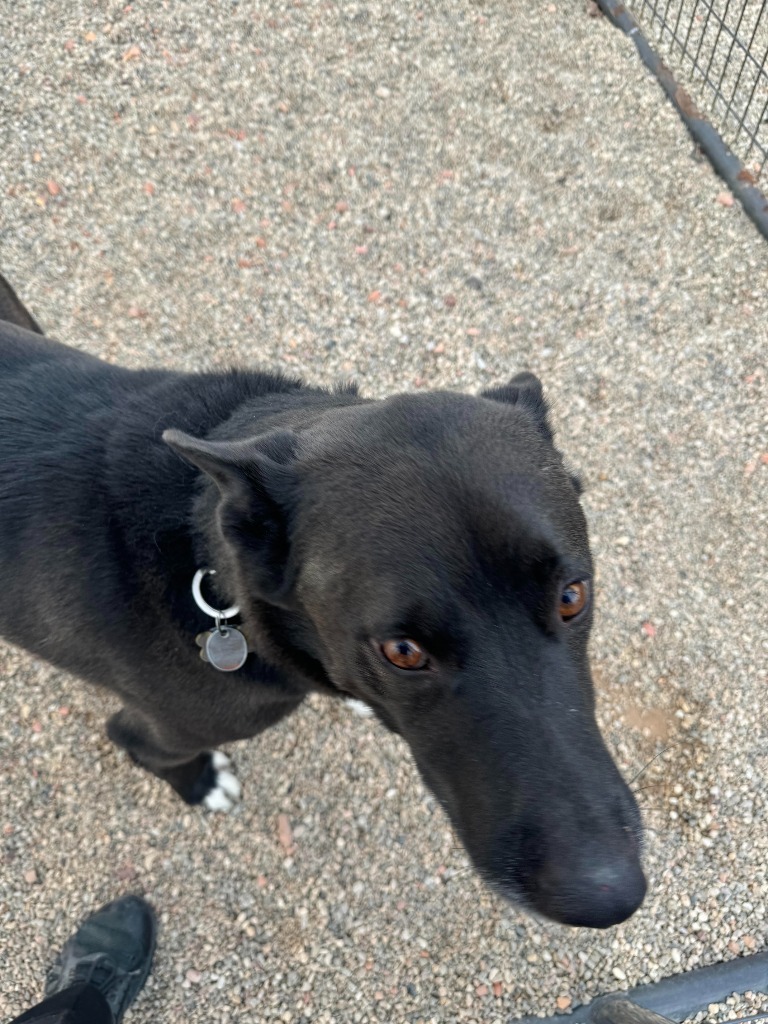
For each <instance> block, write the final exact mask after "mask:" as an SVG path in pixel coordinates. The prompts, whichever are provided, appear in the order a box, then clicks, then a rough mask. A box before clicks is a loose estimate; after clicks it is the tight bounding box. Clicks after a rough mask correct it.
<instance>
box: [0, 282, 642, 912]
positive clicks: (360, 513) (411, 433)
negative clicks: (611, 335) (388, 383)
mask: <svg viewBox="0 0 768 1024" xmlns="http://www.w3.org/2000/svg"><path fill="white" fill-rule="evenodd" d="M0 281H2V279H0ZM2 291H3V298H2V300H1V304H0V309H2V311H3V315H4V316H5V317H8V318H10V319H12V320H14V321H15V324H16V325H14V324H11V323H10V322H5V323H0V373H1V379H0V579H1V580H2V586H0V632H2V634H3V635H4V636H5V637H7V639H8V640H10V641H12V642H13V643H16V644H20V645H21V646H22V647H25V648H27V649H28V650H30V651H33V652H35V654H37V655H39V656H40V657H42V658H45V659H47V660H49V661H51V662H53V663H54V664H57V665H60V666H62V667H63V668H65V669H67V670H69V671H71V672H73V673H76V674H78V675H80V676H82V677H84V678H85V679H88V680H90V681H92V682H94V683H97V684H99V685H101V686H105V687H107V688H108V689H110V690H113V691H114V692H115V693H117V694H119V695H120V697H121V698H122V700H123V701H124V703H125V707H124V708H123V710H122V711H120V712H119V713H118V714H117V715H115V716H114V717H113V718H112V719H111V720H110V722H109V725H108V731H109V735H110V737H111V738H112V739H113V740H114V742H115V743H117V744H119V745H120V746H121V747H124V748H125V749H126V750H127V751H128V752H129V754H130V755H131V756H132V757H133V758H134V760H135V761H137V762H138V763H139V764H141V765H143V766H144V767H145V768H148V769H149V770H150V771H151V772H154V773H155V775H158V776H160V778H162V779H165V780H166V781H167V782H169V783H170V784H171V786H173V788H174V789H175V790H176V791H177V792H178V793H179V794H180V795H181V796H182V797H183V798H184V799H185V800H186V801H188V802H189V803H196V802H203V803H205V804H207V805H208V806H210V807H213V808H220V809H227V808H229V807H230V806H231V805H232V803H233V802H234V801H235V800H236V799H238V797H239V784H238V783H237V780H236V779H235V778H234V776H233V775H232V774H231V773H230V772H228V771H227V770H226V764H227V760H226V758H225V757H224V756H223V755H221V754H216V753H212V752H211V751H212V750H213V748H215V747H217V746H218V745H219V744H222V743H227V742H230V741H232V740H238V739H244V738H247V737H251V736H255V735H256V734H257V733H260V732H261V731H262V730H264V729H266V728H267V727H268V726H270V725H273V724H274V723H275V722H277V721H279V720H280V719H281V718H283V717H284V716H286V715H289V714H290V713H291V712H292V711H294V710H295V709H296V708H297V707H298V706H299V704H300V703H301V701H302V700H303V699H304V697H305V696H306V695H307V694H308V693H310V692H311V691H315V692H321V693H325V694H329V695H332V696H336V697H346V698H354V699H356V700H357V701H361V702H364V703H365V704H366V705H368V706H369V707H370V708H372V709H373V711H374V712H375V714H376V715H377V716H378V718H379V719H380V720H381V721H382V722H383V723H384V724H385V725H386V726H387V727H388V728H389V729H392V730H394V731H395V732H397V733H399V734H400V735H401V736H402V737H403V738H404V739H405V741H406V742H407V743H408V745H409V747H410V749H411V751H412V753H413V757H414V759H415V761H416V764H417V766H418V768H419V771H420V772H421V774H422V776H423V778H424V780H425V782H426V784H427V785H428V786H429V787H430V789H431V790H432V791H433V792H434V793H435V794H436V796H437V797H438V799H439V800H440V802H441V803H442V805H443V807H444V808H445V810H446V812H447V813H448V815H449V817H450V819H451V821H452V822H453V825H454V826H455V828H456V831H457V832H458V834H459V836H460V837H461V839H462V841H463V842H464V845H465V846H466V848H467V850H468V852H469V854H470V856H471V857H472V860H473V862H474V864H475V865H476V867H477V869H478V870H479V872H480V873H481V874H482V876H483V877H484V878H485V879H486V880H487V881H488V882H489V883H490V884H491V885H492V886H493V887H494V888H495V889H496V890H498V891H499V892H500V893H502V894H503V895H504V896H505V897H507V898H509V899H513V900H516V901H518V902H520V903H522V904H523V905H524V906H527V907H529V908H531V909H534V910H537V911H539V912H541V913H542V914H545V915H547V916H548V917H551V918H554V919H555V920H557V921H562V922H566V923H568V924H574V925H586V926H592V927H606V926H608V925H612V924H615V923H617V922H619V921H621V920H623V919H624V918H626V917H628V916H629V915H630V914H631V913H633V911H634V910H635V909H636V908H637V907H638V906H639V904H640V903H641V902H642V899H643V896H644V893H645V880H644V878H643V874H642V870H641V867H640V861H639V849H640V819H639V815H638V811H637V807H636V804H635V801H634V800H633V798H632V796H631V794H630V792H629V789H628V788H627V786H626V785H625V783H624V782H623V781H622V779H621V777H620V775H619V773H618V771H617V769H616V767H615V765H614V763H613V761H612V760H611V757H610V755H609V754H608V751H607V750H606V748H605V745H604V744H603V741H602V738H601V736H600V734H599V732H598V729H597V725H596V723H595V717H594V696H593V689H592V682H591V678H590V671H589V665H588V661H587V639H588V634H589V629H590V622H591V618H592V594H591V582H590V581H591V577H592V562H591V559H590V553H589V546H588V541H587V532H586V526H585V521H584V516H583V513H582V510H581V507H580V504H579V500H578V494H579V492H578V486H577V484H576V483H575V481H574V480H573V478H572V477H571V476H570V475H569V474H568V472H567V471H566V470H565V468H564V467H563V463H562V459H561V456H560V455H559V453H558V452H557V450H556V449H555V447H554V446H553V439H552V433H551V430H550V427H549V425H548V422H547V410H546V406H545V403H544V399H543V396H542V392H541V385H540V384H539V382H538V380H536V378H535V377H533V376H532V375H531V374H520V375H519V376H517V377H515V378H514V379H513V380H512V381H511V382H510V384H508V385H507V386H505V387H500V388H498V389H495V390H492V391H486V392H484V393H483V394H482V395H481V396H480V397H470V396H467V395H461V394H452V393H448V392H436V393H433V394H423V395H397V396H395V397H393V398H390V399H388V400H386V401H368V400H365V399H363V398H361V397H359V396H358V394H357V392H356V391H355V390H353V389H350V388H346V389H342V390H338V391H335V392H330V391H325V390H321V389H319V388H310V387H305V386H303V385H302V384H301V383H300V382H298V381H294V380H288V379H286V378H284V377H280V376H272V375H269V374H265V373H254V372H246V371H241V370H231V371H229V372H224V373H202V374H197V375H192V374H181V373H170V372H164V371H160V370H143V371H131V370H126V369H122V368H119V367H115V366H111V365H108V364H106V363H103V362H101V361H99V360H98V359H95V358H93V357H91V356H89V355H85V354H84V353H82V352H78V351H76V350H75V349H72V348H67V347H65V346H64V345H61V344H59V343H58V342H56V341H52V340H49V339H47V338H46V337H44V336H42V335H41V334H40V333H33V332H34V331H39V328H37V325H36V323H35V321H34V320H33V319H32V318H31V317H30V316H29V314H28V313H27V312H26V310H24V308H23V306H21V304H20V303H19V302H18V300H17V299H16V297H15V295H14V294H13V292H12V291H11V289H10V288H9V287H8V286H7V285H4V283H3V289H2ZM19 325H20V326H19ZM208 568H209V569H213V570H215V575H213V574H209V575H208V576H206V577H205V578H204V579H203V580H202V584H201V586H202V590H199V593H198V598H197V599H196V598H195V597H194V596H193V589H192V586H193V579H195V578H196V574H198V570H204V569H208ZM197 581H198V584H200V575H199V574H198V575H197ZM206 604H208V605H210V606H211V607H210V613H209V612H206V611H204V610H202V608H204V607H205V605H206ZM227 606H236V607H231V608H227ZM216 609H223V610H224V611H226V612H227V615H226V616H223V617H221V616H220V617H219V618H215V612H216ZM201 648H202V653H203V654H204V655H205V656H206V657H207V658H208V662H206V661H204V660H202V659H201ZM237 666H239V667H237Z"/></svg>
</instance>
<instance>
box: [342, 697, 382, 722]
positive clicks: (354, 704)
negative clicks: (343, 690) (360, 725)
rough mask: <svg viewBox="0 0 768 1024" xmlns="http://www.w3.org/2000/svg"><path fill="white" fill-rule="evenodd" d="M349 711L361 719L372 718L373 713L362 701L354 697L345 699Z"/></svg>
mask: <svg viewBox="0 0 768 1024" xmlns="http://www.w3.org/2000/svg"><path fill="white" fill-rule="evenodd" d="M344 703H345V704H346V705H347V707H348V708H349V710H350V711H354V713H355V714H356V715H359V716H360V717H361V718H373V716H374V714H375V712H374V710H373V708H372V707H369V705H368V704H366V703H365V701H363V700H357V699H356V698H355V697H347V698H346V699H345V701H344Z"/></svg>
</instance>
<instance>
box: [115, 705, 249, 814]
mask: <svg viewBox="0 0 768 1024" xmlns="http://www.w3.org/2000/svg"><path fill="white" fill-rule="evenodd" d="M107 735H108V736H109V738H110V739H111V740H112V742H113V743H115V744H117V746H118V747H122V748H123V749H124V750H126V751H127V752H128V754H129V755H130V756H131V758H132V759H133V760H134V761H135V762H136V763H137V764H139V765H141V766H142V768H146V769H147V770H148V771H150V772H152V773H153V774H154V775H157V776H158V777H159V778H161V779H164V780H165V781H166V782H167V783H169V785H171V786H172V787H173V788H174V789H175V790H176V792H177V793H178V794H179V796H180V797H181V798H182V800H185V801H186V802H187V803H188V804H203V805H204V806H205V807H207V808H208V809H209V810H212V811H231V810H232V808H233V807H234V806H235V804H237V803H238V802H239V800H240V795H241V786H240V783H239V782H238V780H237V779H236V778H235V776H234V775H233V774H232V772H231V771H230V770H229V768H230V761H229V758H228V757H227V756H226V754H222V753H221V751H218V750H214V751H210V750H200V749H199V748H196V747H192V746H190V743H189V741H185V740H183V739H181V738H180V737H178V736H173V735H172V733H171V731H170V730H169V729H167V728H164V727H162V726H158V725H157V723H156V722H154V721H153V720H152V719H150V718H149V717H148V716H147V715H146V714H144V713H143V712H141V711H139V710H137V709H136V708H123V709H122V710H121V711H118V712H117V714H116V715H113V716H112V717H111V718H110V719H109V721H108V722H107Z"/></svg>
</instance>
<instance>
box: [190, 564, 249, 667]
mask: <svg viewBox="0 0 768 1024" xmlns="http://www.w3.org/2000/svg"><path fill="white" fill-rule="evenodd" d="M215 575H216V570H215V569H198V570H197V572H196V573H195V575H194V578H193V580H192V597H193V598H194V599H195V604H196V605H197V607H198V608H199V609H200V611H201V612H205V614H206V615H210V616H211V618H212V619H213V621H214V627H213V629H209V630H206V632H204V633H198V635H197V636H196V637H195V643H196V644H197V646H198V647H199V648H200V657H201V658H202V659H203V661H207V662H208V663H209V664H210V665H213V667H214V668H216V669H218V670H219V672H235V671H237V669H239V668H242V667H243V665H244V664H245V659H246V658H247V657H248V641H247V640H246V639H245V637H244V636H243V634H242V633H241V632H240V630H239V629H235V627H234V626H228V625H227V619H231V618H233V616H235V615H238V614H239V613H240V607H239V605H236V604H233V605H232V606H231V607H230V608H214V607H213V605H210V604H208V602H207V601H206V600H205V598H204V597H203V594H202V591H201V589H200V584H201V583H202V582H203V579H204V578H205V577H206V576H215Z"/></svg>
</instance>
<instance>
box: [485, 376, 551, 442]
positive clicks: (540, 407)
mask: <svg viewBox="0 0 768 1024" xmlns="http://www.w3.org/2000/svg"><path fill="white" fill-rule="evenodd" d="M481 396H482V397H483V398H490V399H491V401H493V402H508V403H509V404H510V405H519V406H521V407H522V408H524V409H526V410H527V411H528V412H529V413H530V414H531V416H532V418H533V420H534V421H535V423H536V424H537V426H538V427H539V429H540V430H541V432H542V433H543V434H544V436H545V437H546V439H547V440H548V441H549V442H550V443H552V442H553V441H554V435H553V433H552V428H551V427H550V425H549V408H548V406H547V400H546V398H545V397H544V392H543V390H542V387H541V381H540V380H539V378H538V377H535V376H534V375H533V374H532V373H528V372H525V373H517V374H515V376H514V377H513V378H512V380H511V381H509V383H508V384H502V385H501V387H498V388H490V390H488V391H482V392H481Z"/></svg>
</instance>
